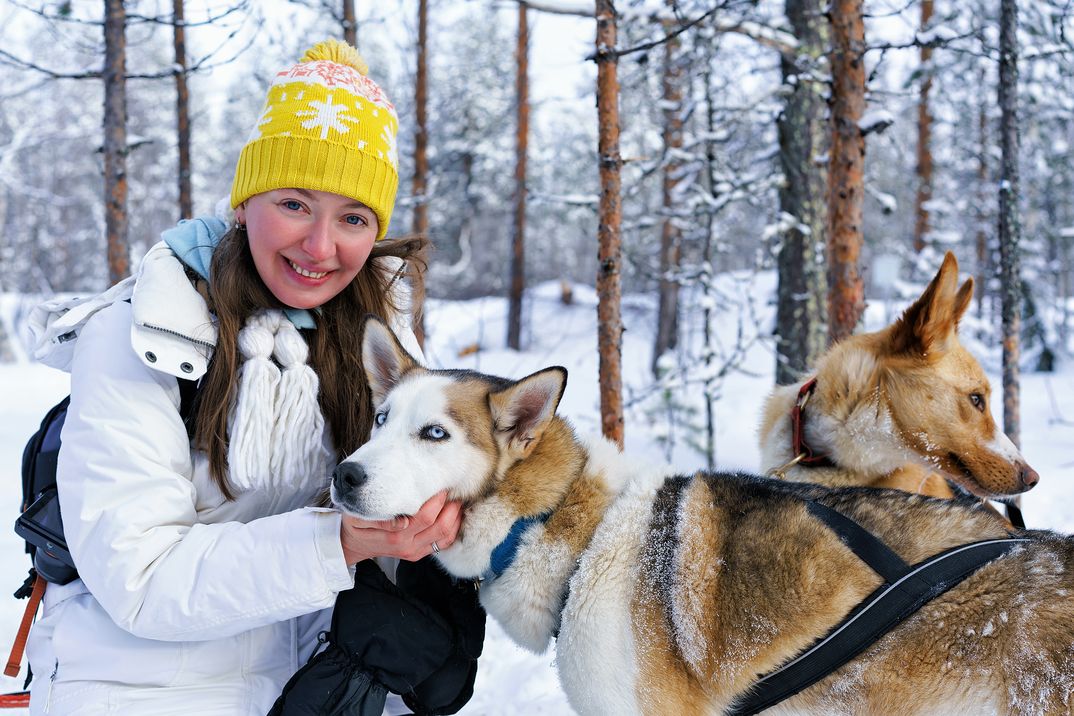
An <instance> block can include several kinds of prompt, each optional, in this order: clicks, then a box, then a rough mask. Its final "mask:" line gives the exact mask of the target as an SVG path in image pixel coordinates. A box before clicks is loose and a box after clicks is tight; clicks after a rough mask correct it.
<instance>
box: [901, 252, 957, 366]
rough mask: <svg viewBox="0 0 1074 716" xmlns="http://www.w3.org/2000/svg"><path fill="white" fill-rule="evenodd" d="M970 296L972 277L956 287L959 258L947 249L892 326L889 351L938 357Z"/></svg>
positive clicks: (949, 338) (955, 328) (951, 334)
mask: <svg viewBox="0 0 1074 716" xmlns="http://www.w3.org/2000/svg"><path fill="white" fill-rule="evenodd" d="M972 298H973V279H972V278H971V279H967V280H966V282H965V283H964V284H962V287H961V288H958V261H956V260H955V255H954V254H953V253H951V252H950V251H948V252H947V255H946V256H944V259H943V265H942V266H940V270H939V272H937V274H936V277H935V278H933V279H932V282H931V283H929V285H928V288H926V289H925V291H924V293H922V294H921V297H920V298H918V299H917V300H916V301H914V303H913V304H912V305H911V306H910V307H909V308H907V309H906V312H905V313H903V314H902V316H901V317H900V318H899V320H897V321H896V322H895V323H894V325H892V326H891V329H890V330H891V342H890V344H889V345H890V346H891V351H892V353H897V354H898V353H909V354H912V355H917V356H928V357H937V356H939V355H941V354H942V353H943V352H944V350H946V348H947V347H948V344H949V342H950V340H951V339H952V338H953V337H954V335H955V332H956V331H957V330H958V322H959V320H960V319H961V318H962V315H963V314H964V313H965V312H966V309H967V308H969V305H970V300H971V299H972Z"/></svg>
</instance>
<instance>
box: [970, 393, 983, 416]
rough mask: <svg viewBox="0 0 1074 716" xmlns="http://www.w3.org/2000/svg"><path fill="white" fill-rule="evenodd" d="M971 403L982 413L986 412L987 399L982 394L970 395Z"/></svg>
mask: <svg viewBox="0 0 1074 716" xmlns="http://www.w3.org/2000/svg"><path fill="white" fill-rule="evenodd" d="M970 402H971V403H973V407H975V408H977V409H978V410H980V411H981V412H982V413H983V412H984V411H985V399H984V396H983V395H981V394H980V393H970Z"/></svg>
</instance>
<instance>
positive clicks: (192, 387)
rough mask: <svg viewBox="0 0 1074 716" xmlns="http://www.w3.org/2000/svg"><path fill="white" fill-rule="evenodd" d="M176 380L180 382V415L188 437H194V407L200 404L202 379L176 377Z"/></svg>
mask: <svg viewBox="0 0 1074 716" xmlns="http://www.w3.org/2000/svg"><path fill="white" fill-rule="evenodd" d="M175 380H176V381H177V382H178V383H179V417H180V418H182V419H183V425H184V426H185V427H186V435H187V437H188V438H193V437H194V430H195V428H196V426H195V425H194V408H195V407H196V406H197V404H198V388H199V387H200V385H201V381H200V380H189V379H187V378H176V379H175Z"/></svg>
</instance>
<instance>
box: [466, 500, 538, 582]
mask: <svg viewBox="0 0 1074 716" xmlns="http://www.w3.org/2000/svg"><path fill="white" fill-rule="evenodd" d="M551 515H552V513H551V512H544V513H542V514H539V515H533V516H531V517H520V518H519V519H517V520H515V523H514V524H513V525H511V529H510V530H509V531H508V532H507V536H506V537H504V539H503V542H500V543H499V544H498V545H496V548H495V549H494V550H492V559H491V560H490V562H489V569H488V571H487V572H485V573H484V574H482V575H481V577H480V579H481V581H482V582H487V581H489V580H492V579H496V578H497V577H499V576H500V575H501V574H503V573H504V572H506V571H507V569H508V567H510V566H511V565H512V564H513V563H514V561H515V555H516V554H518V545H519V542H520V541H521V540H522V535H523V534H524V533H525V532H526V530H528V529H529V528H530V527H532V526H533V525H535V524H537V523H541V524H544V523H545V522H547V521H548V518H549V517H551Z"/></svg>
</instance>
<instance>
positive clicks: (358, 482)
mask: <svg viewBox="0 0 1074 716" xmlns="http://www.w3.org/2000/svg"><path fill="white" fill-rule="evenodd" d="M365 481H366V474H365V469H364V468H363V467H362V466H361V465H359V464H358V463H356V462H341V463H339V465H338V466H336V469H335V471H334V472H333V473H332V484H333V485H335V487H336V492H338V493H340V494H349V493H350V492H351V490H356V489H358V488H359V487H361V486H362V485H363V484H365Z"/></svg>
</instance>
